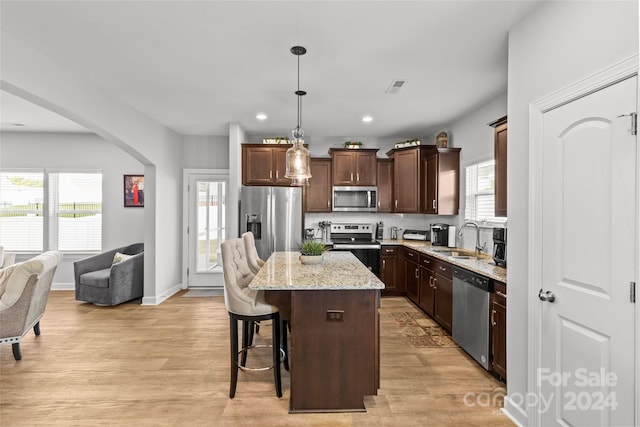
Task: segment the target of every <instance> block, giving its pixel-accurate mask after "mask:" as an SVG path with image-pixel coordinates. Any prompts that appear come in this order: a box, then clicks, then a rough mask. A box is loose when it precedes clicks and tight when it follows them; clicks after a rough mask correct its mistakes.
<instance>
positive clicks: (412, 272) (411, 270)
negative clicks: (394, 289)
mask: <svg viewBox="0 0 640 427" xmlns="http://www.w3.org/2000/svg"><path fill="white" fill-rule="evenodd" d="M418 259H419V256H418V253H417V252H414V251H411V250H407V251H405V269H404V270H405V273H404V277H405V287H406V290H407V295H408V296H409V297H410V298H411V299H412V300H413V301H414V302H416V303H417V302H418V298H419V296H420V266H419V265H418Z"/></svg>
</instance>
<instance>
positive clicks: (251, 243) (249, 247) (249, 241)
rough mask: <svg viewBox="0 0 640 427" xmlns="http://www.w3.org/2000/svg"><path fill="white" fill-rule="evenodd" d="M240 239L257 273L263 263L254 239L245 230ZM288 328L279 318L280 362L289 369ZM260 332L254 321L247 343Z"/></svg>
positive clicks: (286, 323)
mask: <svg viewBox="0 0 640 427" xmlns="http://www.w3.org/2000/svg"><path fill="white" fill-rule="evenodd" d="M242 241H243V242H244V248H245V250H246V252H247V263H248V264H249V270H251V271H252V272H253V274H258V271H260V268H262V266H263V265H264V261H263V260H261V259H260V257H259V255H258V250H257V248H256V240H255V237H254V235H253V233H252V232H251V231H247V232H246V233H243V234H242ZM288 329H289V322H287V320H286V319H282V318H280V330H281V331H282V333H281V338H282V343H281V348H282V354H283V355H284V357H283V359H282V362H283V365H284V369H286V370H287V371H288V370H289V351H288V348H289V346H288V345H287V330H288ZM254 330H255V333H256V334H257V333H260V322H256V326H255V328H251V330H250V336H249V343H253V333H254Z"/></svg>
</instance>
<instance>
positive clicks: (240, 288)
mask: <svg viewBox="0 0 640 427" xmlns="http://www.w3.org/2000/svg"><path fill="white" fill-rule="evenodd" d="M221 246H222V269H223V273H224V303H225V305H226V307H227V311H228V312H229V326H230V327H229V330H230V341H231V384H230V389H229V397H230V398H232V399H233V397H234V396H235V394H236V386H237V384H238V369H242V370H246V371H251V370H266V369H273V377H274V381H275V385H276V394H277V396H278V397H282V381H281V376H280V347H279V345H278V343H279V342H280V328H279V327H278V326H279V325H280V313H279V311H278V307H275V306H272V305H270V304H267V303H266V302H265V301H264V294H263V293H262V292H258V291H252V290H251V289H249V282H251V280H252V279H253V277H254V276H255V275H254V274H253V273H252V272H251V270H250V269H249V265H248V264H247V256H246V250H245V247H244V242H243V240H242V239H231V240H227V241H225V242H223V243H222V245H221ZM238 320H242V322H243V323H242V349H240V350H238ZM261 320H272V321H273V327H272V328H271V329H272V348H273V351H272V353H273V364H272V365H270V366H266V367H263V368H247V367H246V366H245V365H246V359H247V351H248V350H249V349H250V348H254V347H258V346H254V345H252V344H251V343H250V342H249V330H250V329H252V328H253V325H254V322H256V321H261ZM240 355H242V361H241V363H239V362H238V356H240Z"/></svg>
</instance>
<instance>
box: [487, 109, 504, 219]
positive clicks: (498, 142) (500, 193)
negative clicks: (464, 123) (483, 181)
mask: <svg viewBox="0 0 640 427" xmlns="http://www.w3.org/2000/svg"><path fill="white" fill-rule="evenodd" d="M489 126H493V128H494V132H493V133H494V142H493V150H494V159H495V166H494V167H495V169H494V188H495V199H494V200H495V216H500V217H502V216H507V116H504V117H501V118H500V119H498V120H496V121H495V122H493V123H489Z"/></svg>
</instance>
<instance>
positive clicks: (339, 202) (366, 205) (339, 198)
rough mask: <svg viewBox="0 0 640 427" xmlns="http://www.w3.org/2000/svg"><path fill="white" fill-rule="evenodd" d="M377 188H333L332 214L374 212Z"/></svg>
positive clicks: (376, 203) (376, 201) (375, 209)
mask: <svg viewBox="0 0 640 427" xmlns="http://www.w3.org/2000/svg"><path fill="white" fill-rule="evenodd" d="M377 206H378V187H355V186H347V187H333V211H334V212H376V211H377V210H378V207H377Z"/></svg>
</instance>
